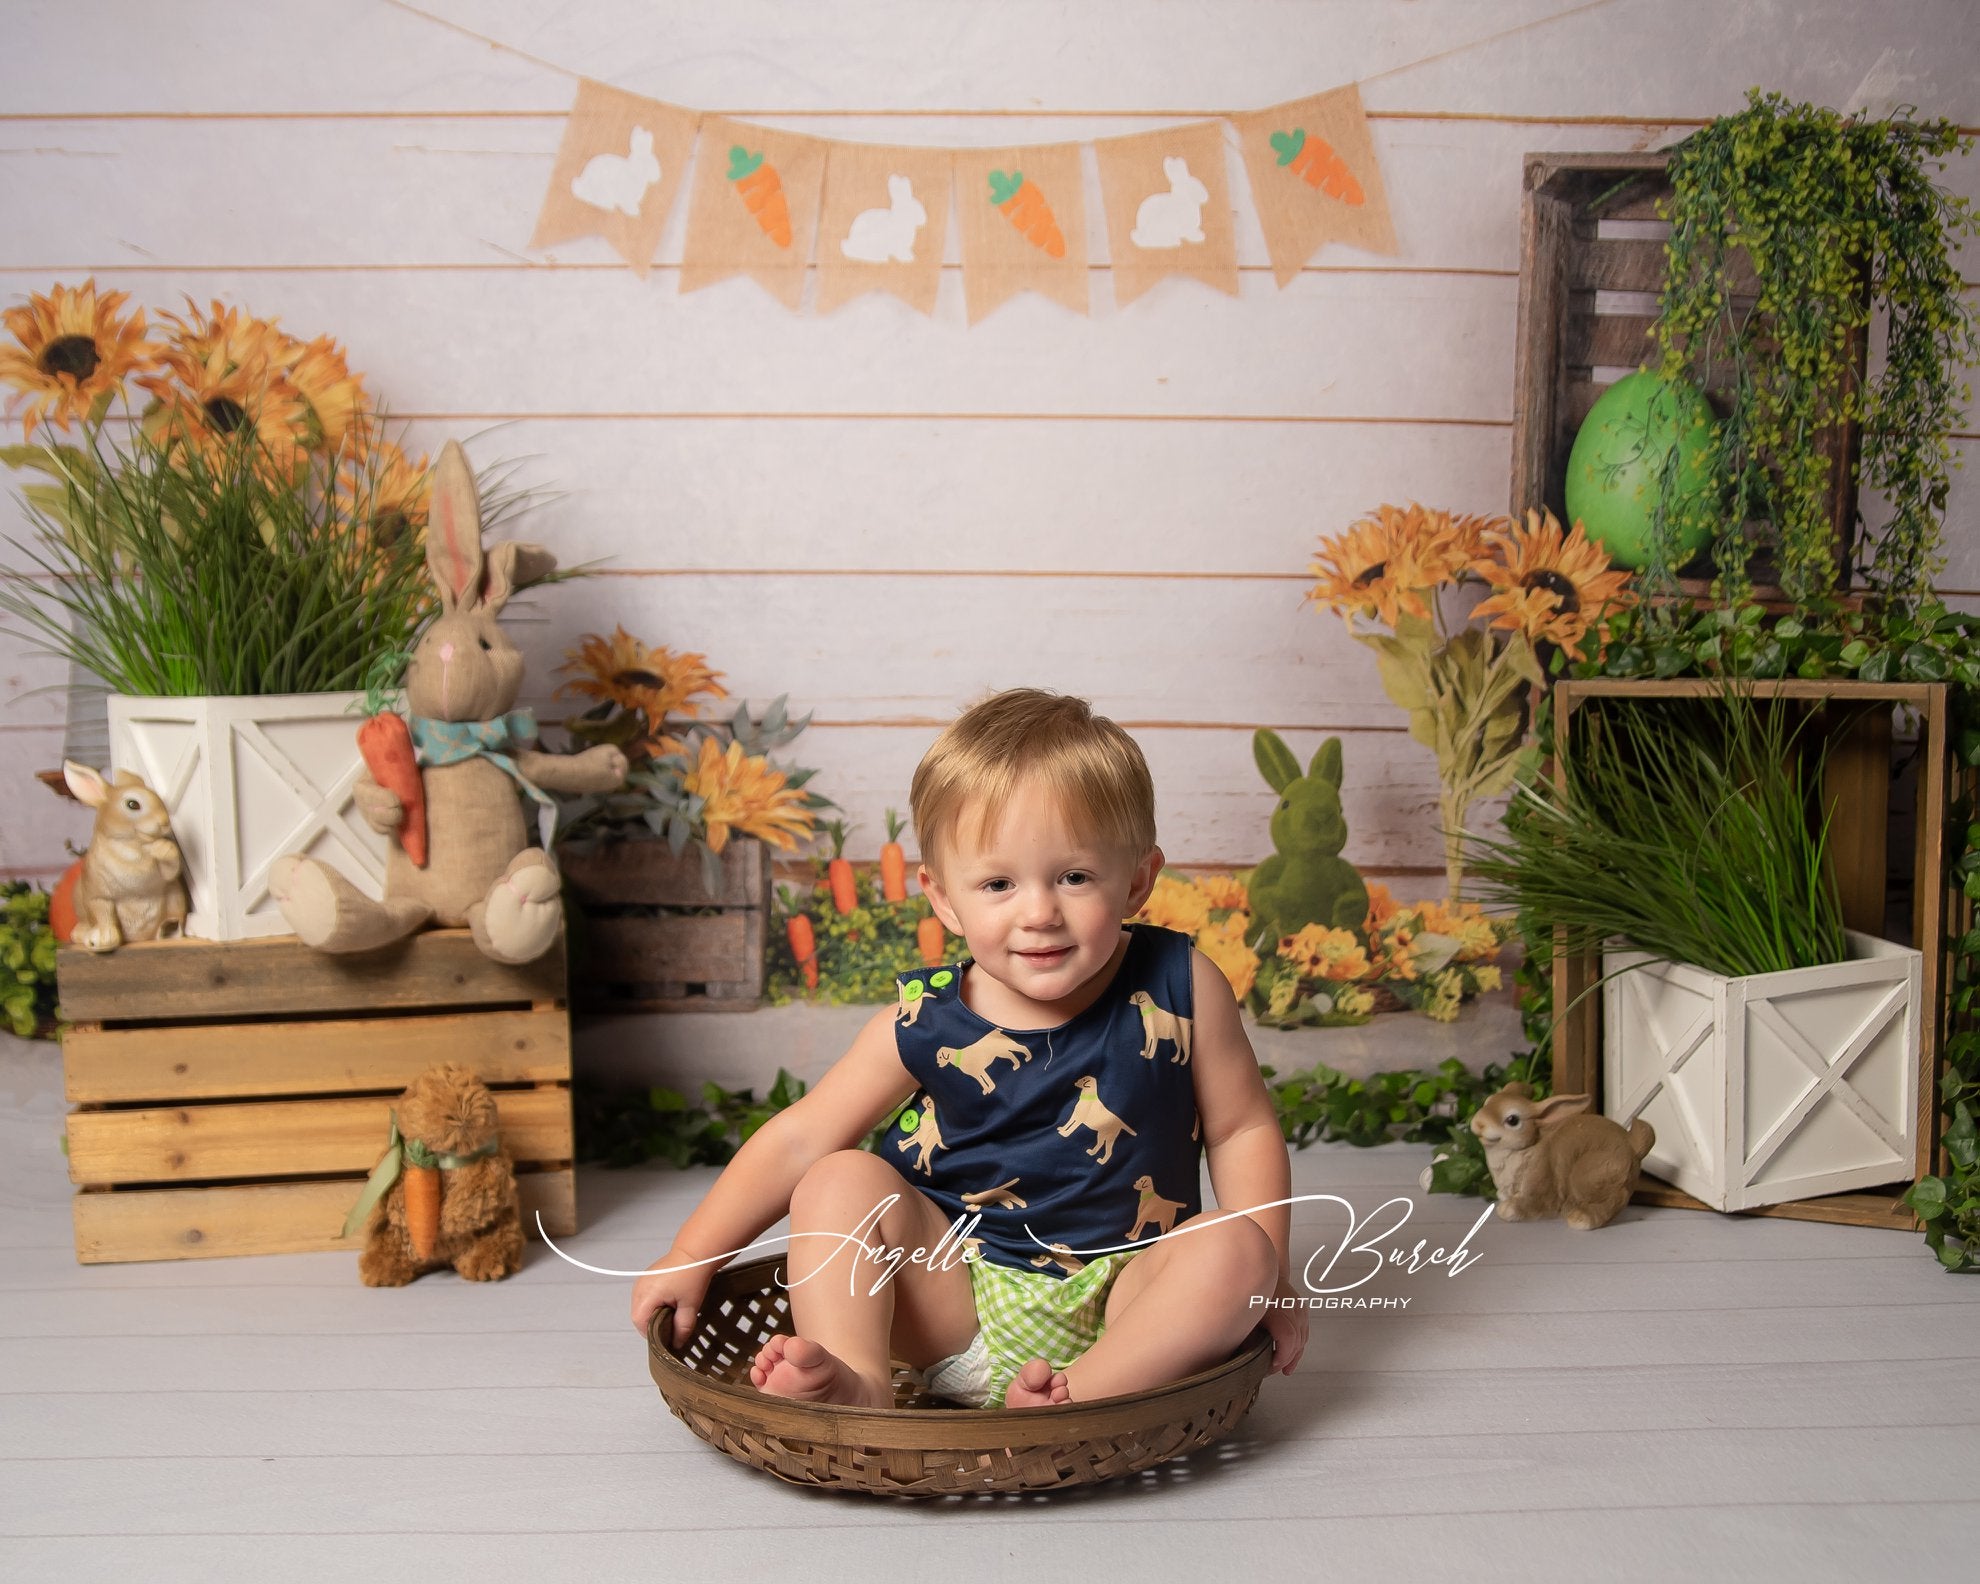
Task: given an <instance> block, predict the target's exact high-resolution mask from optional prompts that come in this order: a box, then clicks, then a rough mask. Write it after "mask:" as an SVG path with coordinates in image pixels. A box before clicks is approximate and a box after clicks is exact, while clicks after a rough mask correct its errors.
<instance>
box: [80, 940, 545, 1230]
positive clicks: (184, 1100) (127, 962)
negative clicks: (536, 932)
mask: <svg viewBox="0 0 1980 1584" xmlns="http://www.w3.org/2000/svg"><path fill="white" fill-rule="evenodd" d="M56 979H57V986H58V989H59V992H60V997H61V1004H62V1010H63V1013H64V1015H65V1016H66V1017H68V1018H69V1019H71V1020H72V1021H71V1025H70V1027H69V1029H68V1031H67V1033H66V1034H65V1035H64V1037H63V1041H62V1073H63V1081H64V1084H65V1087H66V1091H67V1094H68V1098H69V1100H70V1101H71V1102H73V1103H74V1105H75V1106H76V1109H75V1110H74V1111H72V1112H71V1113H70V1115H69V1119H68V1153H69V1176H70V1179H71V1180H72V1181H73V1182H75V1183H76V1184H77V1188H78V1192H77V1194H76V1198H75V1228H76V1258H77V1259H78V1260H80V1261H82V1262H83V1263H85V1264H94V1263H99V1262H113V1261H121V1260H148V1259H200V1258H214V1257H218V1256H224V1255H234V1254H278V1253H283V1254H286V1253H301V1252H310V1251H319V1250H321V1251H327V1250H333V1249H335V1250H343V1251H345V1252H350V1253H355V1252H357V1250H358V1249H359V1248H360V1247H361V1243H362V1240H361V1239H359V1238H357V1237H353V1238H351V1239H348V1240H345V1239H341V1238H339V1236H338V1234H339V1232H340V1231H341V1230H342V1228H343V1223H344V1217H345V1216H346V1215H347V1214H348V1213H349V1211H350V1208H351V1206H352V1205H353V1204H354V1203H355V1202H356V1201H357V1196H358V1191H359V1189H360V1188H361V1187H362V1186H363V1183H364V1179H365V1176H366V1174H367V1173H368V1172H369V1171H370V1170H371V1168H372V1167H373V1166H374V1165H375V1164H376V1163H377V1160H378V1157H379V1155H380V1153H381V1152H382V1151H383V1150H384V1147H385V1139H386V1130H387V1126H388V1116H387V1113H388V1111H389V1110H390V1109H391V1107H392V1106H393V1104H394V1103H395V1102H396V1101H397V1099H398V1097H399V1095H400V1094H401V1093H402V1092H403V1091H404V1089H405V1087H406V1085H407V1084H409V1083H410V1082H411V1081H412V1080H413V1079H414V1078H415V1077H417V1076H418V1075H419V1074H420V1073H421V1072H423V1071H424V1070H425V1069H426V1068H428V1067H430V1066H432V1065H433V1064H435V1063H437V1062H443V1061H459V1062H464V1063H466V1064H467V1065H468V1066H471V1067H472V1068H473V1069H474V1070H475V1072H476V1073H477V1074H478V1075H479V1076H480V1077H481V1079H482V1081H483V1082H484V1083H486V1084H487V1085H488V1087H489V1088H490V1090H492V1091H493V1092H494V1095H495V1104H496V1109H497V1110H498V1111H499V1113H500V1115H501V1127H502V1140H503V1143H504V1144H505V1145H506V1146H507V1147H508V1150H509V1153H510V1155H511V1156H512V1157H513V1158H514V1160H515V1162H516V1184H517V1187H518V1189H519V1191H520V1195H521V1200H522V1213H523V1223H524V1227H525V1229H526V1230H528V1231H529V1232H531V1233H534V1231H535V1230H536V1212H538V1211H541V1212H542V1215H543V1223H544V1226H545V1227H546V1228H547V1229H548V1230H549V1231H550V1232H552V1233H553V1234H568V1233H571V1232H574V1231H576V1230H577V1201H576V1192H575V1179H574V1174H573V1171H572V1158H573V1147H572V1135H571V1093H570V1079H571V1043H570V1014H569V1011H568V1009H567V1007H566V1005H565V1001H564V961H563V954H562V952H561V951H553V952H551V953H550V954H548V955H547V956H545V957H544V958H542V959H540V960H539V961H537V962H534V963H529V964H526V965H524V966H521V967H509V966H506V965H504V964H501V963H496V962H491V961H490V960H489V959H488V958H486V957H484V956H482V954H481V953H480V951H479V950H477V949H476V947H475V944H474V941H473V940H472V938H471V937H470V936H469V934H468V932H467V931H466V930H464V929H456V930H433V931H428V932H425V933H422V934H418V935H415V936H413V937H412V938H411V939H409V940H406V941H402V942H400V943H398V944H397V945H394V946H389V947H385V948H382V949H380V950H378V951H372V952H361V953H354V954H351V955H348V956H328V955H325V954H324V953H321V952H316V951H312V950H310V949H309V948H308V947H306V946H304V945H302V944H301V943H300V942H299V941H297V940H296V939H295V938H294V937H293V936H271V937H264V938H262V939H260V940H252V941H235V942H228V943H219V942H213V941H197V940H171V941H149V942H144V943H142V944H139V945H132V946H124V947H122V948H120V949H119V950H117V951H115V952H112V953H109V954H108V955H105V956H97V955H95V954H94V953H91V952H85V951H78V950H75V949H74V948H70V947H64V948H62V950H61V952H60V954H59V957H58V961H57V965H56Z"/></svg>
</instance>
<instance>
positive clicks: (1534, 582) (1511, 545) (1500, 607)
mask: <svg viewBox="0 0 1980 1584" xmlns="http://www.w3.org/2000/svg"><path fill="white" fill-rule="evenodd" d="M1490 548H1491V553H1490V554H1489V555H1487V556H1485V557H1483V558H1481V559H1480V560H1478V561H1476V562H1474V563H1473V570H1474V571H1476V572H1477V573H1478V574H1479V576H1481V577H1482V578H1484V579H1485V581H1486V582H1488V583H1490V584H1491V585H1492V588H1493V590H1494V592H1493V593H1492V594H1491V595H1490V596H1488V597H1487V598H1485V599H1483V600H1481V601H1479V603H1478V606H1477V608H1476V609H1475V610H1473V612H1472V615H1474V616H1482V617H1489V618H1490V619H1491V625H1492V626H1494V627H1505V628H1510V629H1513V630H1514V631H1517V632H1520V633H1524V634H1525V635H1526V637H1527V639H1528V640H1529V641H1531V642H1533V643H1541V642H1546V643H1551V644H1554V645H1556V646H1558V647H1559V648H1561V649H1563V650H1565V651H1566V652H1567V653H1568V654H1570V655H1572V656H1574V658H1575V659H1577V660H1579V659H1581V658H1582V653H1581V640H1582V638H1583V637H1584V636H1585V635H1586V634H1587V632H1588V629H1589V627H1590V626H1591V625H1592V624H1594V623H1597V622H1599V621H1600V620H1601V619H1602V617H1603V615H1604V614H1605V613H1606V612H1608V611H1611V610H1620V609H1622V608H1623V607H1625V606H1628V605H1633V604H1635V603H1636V596H1635V595H1634V594H1633V593H1631V592H1630V589H1629V574H1628V573H1627V572H1611V571H1610V570H1609V558H1608V557H1607V556H1606V555H1604V554H1603V553H1602V550H1601V548H1600V547H1599V546H1597V545H1594V544H1591V543H1589V540H1588V536H1587V534H1586V533H1584V532H1583V531H1582V527H1581V524H1580V523H1576V524H1575V525H1574V528H1573V530H1572V531H1571V532H1569V533H1566V534H1563V533H1562V532H1561V525H1560V522H1559V520H1558V519H1557V518H1556V517H1555V516H1554V514H1553V513H1552V512H1551V511H1550V512H1547V513H1545V514H1544V516H1543V514H1542V513H1540V512H1538V511H1531V510H1529V511H1528V512H1527V514H1526V525H1525V527H1524V528H1521V527H1520V526H1518V525H1517V524H1513V523H1508V525H1507V529H1506V531H1505V532H1503V533H1500V534H1496V535H1494V536H1493V537H1492V540H1491V546H1490Z"/></svg>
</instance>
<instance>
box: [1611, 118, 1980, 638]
mask: <svg viewBox="0 0 1980 1584" xmlns="http://www.w3.org/2000/svg"><path fill="white" fill-rule="evenodd" d="M1747 98H1748V103H1747V108H1746V109H1745V110H1743V111H1741V112H1740V113H1738V114H1737V115H1730V116H1722V117H1720V118H1719V119H1718V120H1716V121H1713V122H1711V123H1710V124H1709V125H1707V126H1705V127H1702V128H1700V129H1699V130H1698V131H1697V132H1694V133H1693V134H1692V135H1691V136H1689V137H1687V138H1686V139H1685V140H1684V141H1683V142H1682V143H1679V144H1678V145H1677V146H1676V147H1675V148H1674V149H1673V150H1672V151H1671V157H1670V164H1669V174H1670V180H1671V187H1672V192H1671V196H1670V198H1669V200H1668V201H1667V203H1666V205H1665V206H1664V213H1665V215H1666V218H1668V219H1669V220H1670V222H1671V237H1670V241H1669V243H1668V244H1667V246H1666V256H1665V272H1664V285H1663V293H1662V297H1661V299H1660V302H1659V305H1658V321H1657V336H1658V345H1659V348H1660V351H1661V353H1662V365H1661V369H1660V372H1661V373H1662V374H1663V375H1664V376H1665V377H1666V378H1679V377H1684V376H1690V377H1693V378H1696V379H1698V380H1699V382H1700V383H1705V382H1706V380H1705V376H1706V375H1707V374H1708V373H1712V372H1715V371H1717V370H1720V369H1724V368H1727V367H1730V369H1731V389H1730V401H1729V410H1728V411H1727V412H1726V413H1725V415H1724V420H1723V422H1722V423H1721V424H1720V425H1719V426H1718V427H1717V428H1716V430H1715V431H1714V432H1713V435H1712V437H1711V439H1710V440H1709V441H1708V442H1707V445H1706V450H1705V457H1706V462H1707V465H1708V467H1709V469H1710V472H1711V473H1712V475H1713V478H1714V480H1715V482H1716V485H1717V487H1716V488H1715V489H1712V490H1708V491H1706V492H1703V493H1702V494H1700V495H1698V496H1696V497H1690V496H1685V495H1683V494H1682V492H1681V490H1680V487H1679V481H1678V473H1679V470H1678V468H1677V467H1676V466H1675V465H1672V466H1669V467H1666V468H1665V469H1664V470H1663V473H1662V475H1661V480H1660V491H1659V495H1660V499H1659V508H1658V510H1657V512H1656V514H1655V520H1654V521H1653V525H1652V533H1651V564H1650V567H1649V568H1648V570H1647V572H1646V578H1647V581H1648V583H1649V584H1650V586H1651V587H1652V588H1653V590H1657V591H1668V589H1669V586H1670V580H1671V574H1672V570H1673V563H1674V561H1675V560H1676V559H1678V555H1677V545H1678V543H1679V541H1680V539H1681V538H1682V537H1684V531H1685V528H1686V526H1687V524H1686V522H1685V520H1684V514H1685V513H1686V512H1693V513H1696V512H1703V513H1704V514H1705V515H1706V517H1707V518H1708V525H1707V532H1708V533H1709V535H1710V540H1711V544H1712V555H1713V560H1714V564H1715V566H1716V569H1717V577H1716V579H1715V581H1714V583H1713V586H1712V593H1713V597H1714V598H1715V599H1716V600H1718V601H1720V602H1722V603H1724V604H1726V605H1729V606H1738V605H1740V604H1741V603H1743V602H1744V601H1746V600H1747V599H1749V598H1750V597H1751V595H1752V589H1753V584H1752V578H1751V573H1750V571H1749V569H1748V558H1749V556H1750V555H1751V554H1752V552H1753V551H1754V549H1755V548H1756V546H1755V545H1754V544H1753V543H1752V541H1751V540H1749V538H1748V537H1747V535H1748V532H1749V526H1748V525H1749V523H1750V522H1751V521H1753V520H1754V519H1758V518H1763V517H1764V518H1767V519H1769V520H1770V521H1769V525H1768V527H1767V528H1766V529H1765V530H1764V535H1765V540H1766V548H1767V549H1769V550H1770V551H1771V552H1772V555H1773V558H1774V561H1775V563H1776V567H1777V571H1778V574H1779V577H1780V581H1781V587H1782V591H1783V592H1784V593H1785V594H1786V595H1787V596H1788V598H1789V600H1790V601H1791V602H1792V603H1793V604H1794V605H1795V606H1796V607H1797V608H1798V609H1800V610H1803V611H1809V610H1814V609H1816V608H1818V607H1820V608H1823V609H1829V608H1833V606H1834V605H1835V603H1836V599H1837V592H1838V585H1839V583H1840V581H1841V576H1840V574H1841V573H1842V572H1843V571H1844V569H1843V568H1840V567H1838V565H1837V563H1836V532H1835V529H1836V524H1835V522H1834V520H1833V518H1832V515H1831V512H1830V493H1831V490H1832V472H1831V469H1832V462H1831V458H1830V456H1829V455H1828V454H1825V453H1826V452H1828V451H1830V450H1834V449H1836V448H1837V447H1838V446H1839V433H1838V431H1839V429H1840V426H1843V425H1855V426H1856V427H1857V429H1858V432H1859V433H1860V435H1861V444H1862V452H1861V460H1860V464H1859V468H1858V471H1859V477H1860V480H1861V483H1862V484H1863V485H1864V486H1865V487H1866V488H1868V489H1872V490H1875V491H1877V492H1878V493H1880V494H1881V495H1883V496H1884V497H1885V499H1886V500H1887V501H1888V503H1889V507H1890V517H1889V519H1888V521H1886V522H1885V523H1884V524H1883V525H1882V527H1881V528H1879V529H1878V530H1877V531H1876V533H1875V534H1874V536H1873V540H1872V552H1873V553H1872V555H1871V558H1870V560H1869V563H1868V565H1867V566H1865V567H1864V568H1863V569H1862V570H1863V571H1864V573H1865V574H1866V577H1867V580H1868V584H1869V587H1870V589H1871V590H1872V591H1873V593H1874V594H1875V595H1876V596H1878V597H1879V598H1880V599H1882V600H1884V601H1888V602H1891V603H1894V604H1896V605H1899V606H1902V605H1907V604H1912V603H1916V602H1920V601H1924V600H1926V599H1928V598H1929V596H1930V593H1931V580H1932V575H1933V573H1934V572H1935V571H1936V570H1937V569H1938V567H1939V566H1940V565H1941V564H1942V563H1941V560H1940V558H1939V556H1938V553H1937V551H1938V544H1939V539H1940V534H1941V528H1942V518H1943V515H1944V512H1945V506H1946V498H1947V487H1948V477H1949V468H1950V466H1951V463H1952V447H1951V441H1950V438H1949V437H1950V435H1951V432H1952V431H1953V429H1954V428H1955V427H1957V419H1958V417H1959V414H1960V412H1961V410H1962V409H1963V407H1964V406H1965V404H1966V403H1967V402H1968V401H1969V400H1970V396H1971V393H1970V391H1969V390H1968V388H1967V387H1966V385H1965V384H1964V383H1963V382H1962V379H1961V375H1962V372H1963V370H1964V369H1965V368H1967V367H1969V366H1971V365H1972V364H1973V362H1974V361H1975V359H1976V357H1980V339H1976V336H1975V329H1974V321H1973V316H1972V313H1971V310H1970V308H1969V306H1968V304H1967V302H1966V300H1965V298H1964V296H1963V295H1962V294H1963V292H1964V289H1965V288H1964V286H1963V285H1962V282H1961V279H1960V268H1959V260H1958V257H1957V249H1958V246H1959V243H1960V239H1961V238H1962V237H1967V236H1972V235H1975V234H1977V233H1980V216H1976V214H1975V212H1974V211H1973V209H1972V207H1971V205H1970V204H1968V202H1967V201H1966V200H1965V199H1963V198H1960V197H1957V196H1955V195H1953V194H1951V193H1949V192H1947V191H1946V190H1945V189H1944V188H1943V187H1940V186H1938V185H1937V184H1936V183H1935V181H1934V179H1933V178H1934V176H1935V175H1936V174H1937V173H1938V172H1939V171H1940V170H1942V169H1943V167H1944V164H1945V160H1946V158H1947V156H1948V155H1950V154H1952V153H1954V152H1955V151H1956V152H1958V153H1960V154H1965V153H1966V152H1967V151H1968V150H1969V149H1970V148H1971V146H1972V140H1971V139H1970V138H1969V137H1965V136H1963V135H1962V134H1961V133H1960V132H1959V130H1958V128H1956V127H1955V126H1954V125H1953V124H1952V123H1951V122H1948V121H1916V120H1913V119H1910V117H1909V116H1908V115H1907V114H1904V113H1900V114H1897V115H1893V116H1890V117H1888V118H1884V119H1878V120H1861V119H1856V118H1853V117H1847V116H1843V115H1840V114H1838V113H1837V112H1836V111H1833V110H1826V109H1822V108H1820V107H1818V106H1815V105H1807V104H1791V103H1789V102H1788V101H1787V100H1786V99H1785V98H1783V97H1781V96H1780V95H1778V94H1763V93H1762V92H1760V90H1758V89H1754V90H1752V91H1751V92H1750V93H1749V94H1748V96H1747ZM1735 252H1743V253H1744V254H1745V255H1746V256H1747V257H1748V259H1750V261H1751V263H1752V268H1753V272H1754V275H1755V276H1756V277H1757V280H1758V296H1757V299H1756V300H1753V301H1751V302H1750V303H1742V302H1739V301H1736V300H1735V296H1734V293H1733V290H1732V284H1731V274H1730V271H1729V269H1728V264H1729V261H1730V259H1731V256H1732V255H1733V254H1734V253H1735ZM1878 318H1881V319H1882V320H1883V322H1884V325H1885V328H1886V350H1885V355H1884V357H1883V359H1882V364H1881V369H1880V371H1879V372H1878V373H1877V374H1876V375H1875V376H1874V378H1864V377H1861V376H1859V374H1858V372H1857V361H1858V358H1859V356H1860V355H1861V348H1862V346H1863V344H1864V341H1865V338H1866V336H1867V335H1868V332H1869V330H1870V327H1871V325H1872V322H1873V319H1878ZM1713 383H1715V384H1716V383H1719V382H1718V381H1716V380H1715V381H1713ZM1674 463H1675V456H1673V464H1674Z"/></svg>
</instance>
